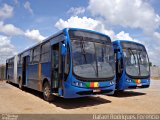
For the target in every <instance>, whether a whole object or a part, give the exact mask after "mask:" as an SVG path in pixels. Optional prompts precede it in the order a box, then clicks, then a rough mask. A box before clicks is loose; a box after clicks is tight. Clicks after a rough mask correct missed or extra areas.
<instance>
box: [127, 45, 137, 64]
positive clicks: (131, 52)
mask: <svg viewBox="0 0 160 120" xmlns="http://www.w3.org/2000/svg"><path fill="white" fill-rule="evenodd" d="M128 50H129V52H130V54H131V55H133V57H134V61H135V65H136V64H137V63H136V57H135V55H134V53H133V51H132V50H131V49H130V48H128Z"/></svg>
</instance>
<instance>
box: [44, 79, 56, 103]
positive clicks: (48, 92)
mask: <svg viewBox="0 0 160 120" xmlns="http://www.w3.org/2000/svg"><path fill="white" fill-rule="evenodd" d="M43 98H44V100H45V101H48V102H52V101H53V100H54V96H53V95H52V94H51V89H50V85H49V83H48V82H45V83H44V85H43Z"/></svg>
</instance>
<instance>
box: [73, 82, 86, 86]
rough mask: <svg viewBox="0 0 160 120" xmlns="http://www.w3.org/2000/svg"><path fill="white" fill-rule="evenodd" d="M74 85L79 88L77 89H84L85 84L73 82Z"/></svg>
mask: <svg viewBox="0 0 160 120" xmlns="http://www.w3.org/2000/svg"><path fill="white" fill-rule="evenodd" d="M72 85H74V86H77V87H83V83H82V82H75V81H74V82H73V83H72Z"/></svg>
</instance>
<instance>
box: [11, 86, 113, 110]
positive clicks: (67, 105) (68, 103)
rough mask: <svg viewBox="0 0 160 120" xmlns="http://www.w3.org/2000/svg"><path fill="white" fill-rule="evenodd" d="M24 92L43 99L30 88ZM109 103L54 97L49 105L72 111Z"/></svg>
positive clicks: (96, 98) (92, 98) (102, 100)
mask: <svg viewBox="0 0 160 120" xmlns="http://www.w3.org/2000/svg"><path fill="white" fill-rule="evenodd" d="M10 84H11V85H13V86H15V87H17V88H18V86H17V85H15V84H13V83H10ZM23 91H24V92H27V93H31V94H32V95H35V96H37V97H39V98H41V99H43V96H42V93H41V92H38V91H36V90H32V89H30V88H24V89H23ZM106 103H111V101H109V100H107V99H104V98H101V97H99V96H92V97H82V98H72V99H64V98H61V97H55V100H54V101H53V102H50V104H54V105H56V106H57V107H61V108H63V109H74V108H82V107H89V106H96V105H100V104H106Z"/></svg>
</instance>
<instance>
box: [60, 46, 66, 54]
mask: <svg viewBox="0 0 160 120" xmlns="http://www.w3.org/2000/svg"><path fill="white" fill-rule="evenodd" d="M66 53H67V49H66V45H65V44H62V45H61V55H63V56H65V55H66Z"/></svg>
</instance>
